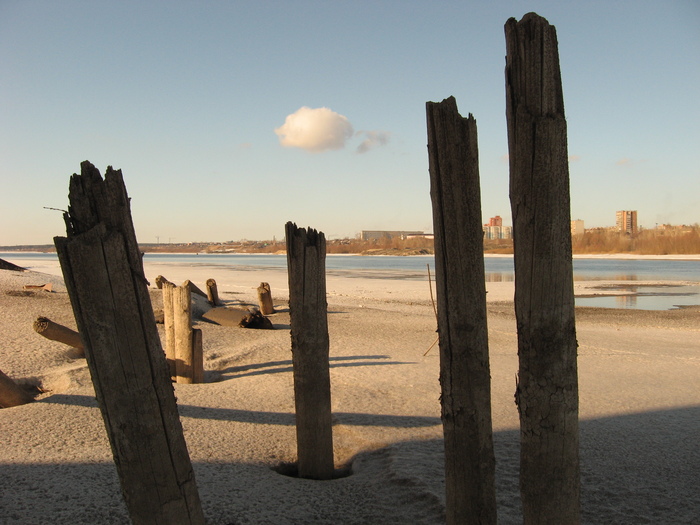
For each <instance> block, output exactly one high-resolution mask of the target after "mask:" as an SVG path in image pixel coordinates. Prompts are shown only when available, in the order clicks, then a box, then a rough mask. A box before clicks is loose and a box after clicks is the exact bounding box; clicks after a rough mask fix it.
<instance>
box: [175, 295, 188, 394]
mask: <svg viewBox="0 0 700 525" xmlns="http://www.w3.org/2000/svg"><path fill="white" fill-rule="evenodd" d="M188 282H189V281H185V282H184V283H183V284H182V286H177V287H175V288H174V290H173V329H174V334H175V377H176V381H177V382H178V383H192V382H193V377H192V371H193V368H192V365H193V360H192V348H193V345H192V342H193V338H192V292H191V291H190V287H189V286H188V285H187V283H188Z"/></svg>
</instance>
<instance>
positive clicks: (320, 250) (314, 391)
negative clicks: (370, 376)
mask: <svg viewBox="0 0 700 525" xmlns="http://www.w3.org/2000/svg"><path fill="white" fill-rule="evenodd" d="M285 230H286V240H287V267H288V274H289V312H290V318H291V321H290V324H291V338H292V363H293V366H294V403H295V408H296V427H297V428H296V430H297V455H298V460H299V465H298V466H299V476H300V477H304V478H312V479H331V478H332V477H333V471H334V465H333V432H332V421H331V382H330V372H329V363H328V357H329V339H328V312H327V309H328V308H327V304H326V239H325V236H324V235H323V233H322V232H317V231H316V230H313V229H311V228H309V229H303V228H297V226H296V224H293V223H291V222H288V223H287V225H286V228H285Z"/></svg>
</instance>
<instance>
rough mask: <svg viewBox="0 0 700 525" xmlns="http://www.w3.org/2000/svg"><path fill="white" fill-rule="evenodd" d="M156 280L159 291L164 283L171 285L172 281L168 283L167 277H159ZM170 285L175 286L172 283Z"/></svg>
mask: <svg viewBox="0 0 700 525" xmlns="http://www.w3.org/2000/svg"><path fill="white" fill-rule="evenodd" d="M155 280H156V287H157V288H158V289H159V290H160V289H162V288H163V283H170V281H168V280H167V279H166V278H165V277H163V276H162V275H159V276H158V277H156V279H155ZM170 284H173V283H170Z"/></svg>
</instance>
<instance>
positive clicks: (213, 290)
mask: <svg viewBox="0 0 700 525" xmlns="http://www.w3.org/2000/svg"><path fill="white" fill-rule="evenodd" d="M207 300H208V301H209V302H210V303H211V305H212V306H221V300H220V299H219V288H218V287H217V286H216V281H215V280H214V279H207Z"/></svg>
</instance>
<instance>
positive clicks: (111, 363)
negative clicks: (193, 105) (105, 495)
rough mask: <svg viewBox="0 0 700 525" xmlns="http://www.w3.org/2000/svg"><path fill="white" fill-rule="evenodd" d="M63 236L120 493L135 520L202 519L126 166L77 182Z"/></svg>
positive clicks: (84, 168)
mask: <svg viewBox="0 0 700 525" xmlns="http://www.w3.org/2000/svg"><path fill="white" fill-rule="evenodd" d="M69 198H70V205H69V207H68V212H67V213H66V214H65V215H64V218H65V221H66V230H67V238H66V237H56V238H55V239H54V242H55V244H56V248H57V251H58V257H59V261H60V263H61V269H62V271H63V277H64V280H65V283H66V288H67V289H68V293H69V296H70V299H71V304H72V306H73V312H74V314H75V319H76V322H77V325H78V332H79V333H80V336H81V337H82V339H83V343H84V346H85V352H86V357H87V362H88V367H89V369H90V375H91V376H92V381H93V385H94V387H95V394H96V396H97V401H98V404H99V406H100V410H101V411H102V415H103V418H104V422H105V427H106V430H107V435H108V437H109V440H110V444H111V447H112V454H113V455H114V462H115V465H116V467H117V472H118V474H119V479H120V482H121V487H122V493H123V495H124V500H125V502H126V505H127V508H128V511H129V514H130V516H131V520H132V522H133V523H136V524H154V523H168V524H187V525H191V524H203V523H204V516H203V513H202V509H201V505H200V500H199V494H198V492H197V486H196V483H195V479H194V471H193V470H192V465H191V462H190V458H189V454H188V452H187V446H186V444H185V439H184V436H183V433H182V426H181V424H180V418H179V416H178V412H177V405H176V402H175V395H174V392H173V387H172V384H171V382H170V376H169V373H168V367H167V364H166V361H165V355H164V353H163V350H162V348H161V345H160V339H159V337H158V331H157V329H156V324H155V318H154V315H153V308H152V306H151V301H150V297H149V294H148V288H147V285H148V282H147V281H146V278H145V275H144V272H143V265H142V262H141V254H140V252H139V249H138V244H137V242H136V235H135V233H134V227H133V223H132V220H131V211H130V206H129V197H128V195H127V193H126V188H125V186H124V181H123V179H122V175H121V171H118V170H117V171H114V170H113V169H112V168H111V166H110V167H108V168H107V172H106V174H105V178H104V180H103V179H102V177H101V176H100V172H99V171H98V170H97V169H96V168H95V167H94V166H93V165H92V164H90V163H89V162H87V161H85V162H83V163H82V164H81V175H73V176H72V177H71V181H70V193H69Z"/></svg>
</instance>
